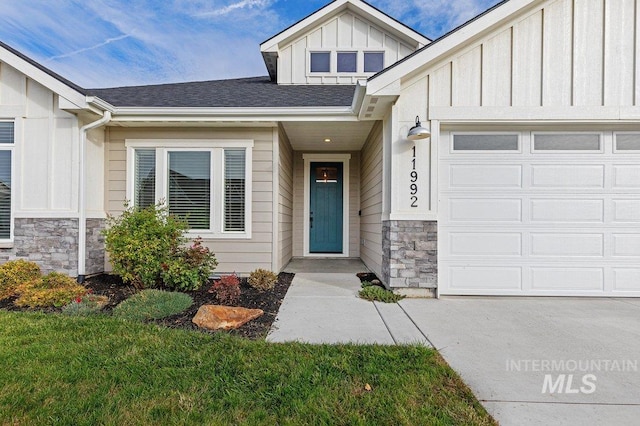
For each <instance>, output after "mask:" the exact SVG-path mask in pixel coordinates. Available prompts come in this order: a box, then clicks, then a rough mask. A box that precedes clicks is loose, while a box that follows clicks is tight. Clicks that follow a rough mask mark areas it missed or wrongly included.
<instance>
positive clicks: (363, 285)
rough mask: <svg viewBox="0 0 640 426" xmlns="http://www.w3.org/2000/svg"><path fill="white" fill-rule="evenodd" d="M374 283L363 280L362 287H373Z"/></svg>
mask: <svg viewBox="0 0 640 426" xmlns="http://www.w3.org/2000/svg"><path fill="white" fill-rule="evenodd" d="M372 285H374V284H373V283H372V282H371V281H362V283H360V287H362V288H367V287H371V286H372Z"/></svg>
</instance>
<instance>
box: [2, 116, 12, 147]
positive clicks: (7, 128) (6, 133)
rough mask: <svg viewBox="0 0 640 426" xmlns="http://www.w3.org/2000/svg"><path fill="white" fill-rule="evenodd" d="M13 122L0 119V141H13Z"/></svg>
mask: <svg viewBox="0 0 640 426" xmlns="http://www.w3.org/2000/svg"><path fill="white" fill-rule="evenodd" d="M13 137H14V136H13V122H9V121H0V143H13Z"/></svg>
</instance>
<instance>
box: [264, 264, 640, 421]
mask: <svg viewBox="0 0 640 426" xmlns="http://www.w3.org/2000/svg"><path fill="white" fill-rule="evenodd" d="M326 262H327V263H324V264H319V263H315V264H314V265H316V266H317V265H320V266H318V268H319V269H320V270H319V271H318V272H299V273H297V274H296V276H295V278H294V280H293V282H292V284H291V287H290V289H289V292H288V293H287V295H286V297H285V299H284V301H283V304H282V307H281V308H280V312H279V313H278V316H277V318H276V321H275V323H274V328H273V329H272V330H271V332H270V333H269V335H268V337H267V340H268V341H271V342H287V341H300V342H308V343H376V344H405V343H418V344H423V345H431V344H432V345H433V346H434V347H435V348H436V349H438V351H439V352H440V353H441V354H442V356H443V357H444V358H445V360H446V361H447V362H448V363H449V365H451V367H452V368H453V369H454V370H456V371H457V372H458V373H459V374H460V376H461V377H462V379H463V380H464V381H465V383H467V384H468V385H469V387H470V388H471V390H472V391H473V393H474V394H475V395H476V397H477V398H478V399H479V400H480V402H481V403H482V404H483V405H484V407H485V408H486V409H487V411H488V412H489V413H490V414H491V415H492V416H493V417H494V418H495V419H496V420H498V422H499V423H500V424H501V425H548V424H558V425H580V426H582V425H614V424H615V425H636V424H639V423H638V419H640V300H639V299H591V298H583V299H572V298H534V297H531V298H515V297H504V298H492V297H457V298H443V299H439V300H435V299H404V300H402V301H400V302H399V303H398V304H384V303H371V302H367V301H365V300H362V299H359V298H358V297H357V292H358V290H359V289H360V281H359V279H358V278H357V277H356V276H355V272H358V271H364V270H366V269H360V268H364V267H363V265H360V264H358V263H357V262H355V261H354V262H355V263H354V264H352V265H350V266H347V265H346V264H337V263H334V262H332V261H326ZM294 266H295V267H298V266H300V264H298V265H297V266H296V265H294ZM307 266H309V265H307ZM336 270H337V271H340V272H339V273H331V272H329V271H336ZM545 383H546V384H545Z"/></svg>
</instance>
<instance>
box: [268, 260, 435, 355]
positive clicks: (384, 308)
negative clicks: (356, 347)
mask: <svg viewBox="0 0 640 426" xmlns="http://www.w3.org/2000/svg"><path fill="white" fill-rule="evenodd" d="M285 271H287V272H296V271H316V272H297V273H296V276H295V277H294V279H293V282H292V283H291V287H289V291H288V292H287V295H286V296H285V298H284V300H283V302H282V306H281V307H280V311H279V312H278V316H277V317H276V320H275V322H274V325H273V327H272V329H271V332H270V333H269V335H268V336H267V341H269V342H291V341H298V342H305V343H330V344H333V343H362V344H375V343H377V344H385V345H393V344H410V343H418V344H423V345H426V344H428V342H427V339H426V338H425V336H424V335H423V334H422V332H421V331H420V330H419V329H418V328H417V327H416V325H415V324H414V323H413V322H412V321H411V319H410V318H409V317H408V316H407V314H406V313H405V312H404V311H403V309H402V307H401V306H400V305H397V304H388V303H374V302H368V301H366V300H363V299H360V298H359V297H358V291H359V290H360V279H359V278H358V277H357V276H356V273H357V272H366V271H367V269H366V267H365V266H364V265H363V264H362V262H360V261H359V260H346V259H345V260H342V259H341V260H333V259H328V260H311V261H308V260H300V261H297V260H296V261H294V262H292V264H290V265H289V266H288V267H287V268H286V269H285Z"/></svg>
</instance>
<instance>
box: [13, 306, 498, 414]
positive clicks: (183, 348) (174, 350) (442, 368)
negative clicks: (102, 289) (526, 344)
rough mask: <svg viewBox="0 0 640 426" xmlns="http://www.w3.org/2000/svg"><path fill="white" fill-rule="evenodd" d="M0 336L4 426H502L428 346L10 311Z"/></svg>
mask: <svg viewBox="0 0 640 426" xmlns="http://www.w3.org/2000/svg"><path fill="white" fill-rule="evenodd" d="M0 329H1V330H2V333H0V359H2V363H3V368H1V369H0V424H51V423H58V424H74V425H94V424H114V425H116V424H154V425H155V424H193V425H200V424H214V425H217V424H252V425H254V424H255V425H261V424H264V425H273V424H283V425H286V424H289V425H298V424H309V425H314V424H335V425H347V424H348V425H352V424H355V425H357V424H376V425H382V424H389V425H391V424H393V425H403V424H404V425H415V424H436V425H438V424H440V425H445V424H495V423H494V422H493V420H492V419H491V418H490V417H489V416H488V414H486V412H485V411H484V410H483V408H482V407H481V406H480V405H479V403H478V402H477V401H476V400H475V398H474V397H473V395H472V394H471V392H470V391H469V390H468V388H467V387H466V386H465V385H464V384H463V383H462V382H461V381H460V379H459V378H458V376H457V375H456V374H455V373H454V372H453V371H452V370H451V369H450V368H449V367H448V366H447V365H446V363H445V362H444V361H443V360H442V358H441V357H440V355H439V354H438V353H437V352H436V351H434V350H431V349H427V348H424V347H418V346H401V347H397V346H354V345H337V346H329V345H323V346H312V345H305V344H299V343H295V344H269V343H266V342H256V341H250V340H244V339H239V338H234V337H232V336H228V335H225V334H219V335H214V336H211V335H206V334H202V333H195V332H188V331H183V330H174V329H168V328H162V327H158V326H155V325H150V324H142V323H138V322H126V321H118V320H116V319H113V318H108V317H84V318H83V317H68V316H64V315H52V314H49V315H45V314H39V313H12V312H3V311H0ZM367 384H369V385H370V387H371V391H368V390H366V385H367Z"/></svg>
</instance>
